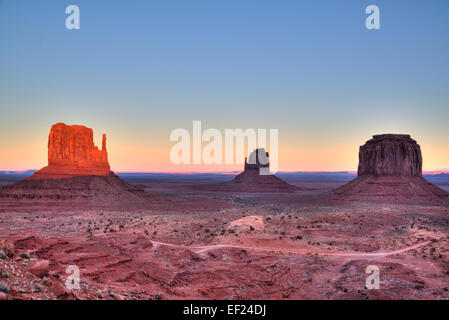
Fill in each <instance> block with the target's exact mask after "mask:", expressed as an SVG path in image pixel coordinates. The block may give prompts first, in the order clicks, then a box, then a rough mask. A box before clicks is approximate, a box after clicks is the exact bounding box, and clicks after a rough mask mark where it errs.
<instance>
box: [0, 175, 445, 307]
mask: <svg viewBox="0 0 449 320" xmlns="http://www.w3.org/2000/svg"><path fill="white" fill-rule="evenodd" d="M121 177H122V178H123V179H124V180H126V181H127V182H128V183H130V184H132V185H134V186H136V187H138V188H141V189H144V190H145V191H146V192H147V193H148V194H151V196H152V199H151V205H150V206H142V207H140V208H139V207H135V206H131V207H126V206H125V205H116V206H115V207H98V208H95V207H93V206H89V207H84V206H83V205H82V204H77V203H76V201H73V202H72V203H71V204H70V205H65V206H63V207H61V206H60V205H57V202H56V203H51V202H48V200H47V202H48V204H47V205H43V204H42V202H39V201H36V202H35V203H33V201H29V202H27V203H26V204H24V205H23V206H22V207H21V206H17V204H14V205H11V206H8V204H7V203H3V204H2V206H1V208H0V210H1V211H0V234H1V238H2V239H3V240H2V241H3V244H2V246H3V247H4V248H6V249H8V248H9V249H11V250H12V251H14V252H11V254H10V256H9V257H6V258H5V259H0V268H1V272H2V279H1V281H2V282H3V284H4V285H6V286H7V287H8V289H9V293H8V295H7V297H8V299H9V298H11V299H12V298H14V299H447V298H449V292H448V287H449V236H448V235H449V212H448V209H449V206H448V205H447V204H440V203H439V204H435V203H421V204H418V203H407V202H400V201H377V200H376V201H343V200H341V199H335V197H333V195H332V192H331V190H333V189H335V188H337V187H338V186H340V185H343V184H345V183H346V182H348V181H349V180H351V179H352V178H353V177H351V176H350V175H332V174H324V175H322V174H308V175H298V176H295V175H286V176H285V177H284V180H285V181H286V182H288V183H290V184H292V185H294V186H296V187H297V188H296V190H295V191H294V192H289V193H285V192H279V193H276V192H270V193H267V192H264V193H256V192H251V193H244V192H217V191H210V192H209V191H201V190H199V189H201V188H198V186H202V185H207V184H213V183H219V182H223V181H228V180H231V179H232V178H233V177H232V176H227V175H174V176H171V175H126V174H123V175H121ZM22 178H23V177H15V176H14V175H6V174H3V175H1V180H2V181H1V183H2V185H8V184H12V183H14V182H16V180H20V179H22ZM428 179H429V180H430V181H432V182H434V183H435V184H436V185H437V186H439V187H440V188H442V189H443V190H446V191H449V178H448V177H447V175H435V176H434V177H433V178H431V177H429V178H428ZM5 251H6V253H7V254H8V253H9V252H8V250H5ZM33 264H34V266H33ZM36 264H37V266H36ZM71 265H74V266H76V267H77V268H79V270H80V287H79V289H76V290H68V289H67V288H66V286H65V281H66V278H67V277H68V276H69V275H68V274H66V270H67V267H68V266H71ZM369 265H375V266H378V268H379V271H380V288H379V289H378V290H376V289H371V290H370V289H368V288H366V279H367V277H368V276H369V274H367V273H366V272H365V271H366V268H367V266H369ZM36 269H37V272H36ZM41 269H42V270H41ZM5 297H6V296H5V295H4V298H5Z"/></svg>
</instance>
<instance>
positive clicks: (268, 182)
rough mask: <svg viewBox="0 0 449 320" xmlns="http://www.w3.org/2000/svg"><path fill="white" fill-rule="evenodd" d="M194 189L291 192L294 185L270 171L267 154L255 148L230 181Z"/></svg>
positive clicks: (293, 189) (263, 150)
mask: <svg viewBox="0 0 449 320" xmlns="http://www.w3.org/2000/svg"><path fill="white" fill-rule="evenodd" d="M195 188H196V189H200V190H208V191H219V192H293V191H295V189H296V187H295V186H292V185H290V184H288V183H287V182H285V181H284V180H282V179H280V178H278V177H276V176H275V175H273V174H271V173H270V162H269V154H268V152H266V151H265V149H256V150H254V151H253V152H251V153H250V155H249V157H248V158H245V166H244V170H243V172H242V173H240V174H238V175H237V176H236V177H235V178H234V179H233V180H232V181H229V182H224V183H215V184H210V185H203V186H197V187H195Z"/></svg>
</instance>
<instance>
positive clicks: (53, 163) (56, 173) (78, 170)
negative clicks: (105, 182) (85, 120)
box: [28, 123, 111, 180]
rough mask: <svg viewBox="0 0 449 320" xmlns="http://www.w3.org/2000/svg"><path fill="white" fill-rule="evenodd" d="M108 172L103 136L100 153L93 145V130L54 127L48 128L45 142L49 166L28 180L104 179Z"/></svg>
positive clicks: (62, 126) (56, 125)
mask: <svg viewBox="0 0 449 320" xmlns="http://www.w3.org/2000/svg"><path fill="white" fill-rule="evenodd" d="M110 172H111V170H110V167H109V162H108V153H107V150H106V135H105V134H103V143H102V148H101V150H100V149H98V147H96V146H95V145H94V141H93V130H92V129H90V128H87V127H85V126H80V125H73V126H68V125H66V124H64V123H57V124H55V125H53V126H52V127H51V130H50V135H49V138H48V166H47V167H45V168H43V169H41V170H39V171H38V172H36V173H35V174H34V175H33V176H31V177H30V178H28V179H29V180H40V179H61V178H72V177H76V176H105V175H108V174H109V173H110Z"/></svg>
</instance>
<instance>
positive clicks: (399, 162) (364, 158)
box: [358, 134, 422, 177]
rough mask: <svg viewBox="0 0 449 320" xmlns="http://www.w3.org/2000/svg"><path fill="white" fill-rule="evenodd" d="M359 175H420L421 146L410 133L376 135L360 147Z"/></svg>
mask: <svg viewBox="0 0 449 320" xmlns="http://www.w3.org/2000/svg"><path fill="white" fill-rule="evenodd" d="M358 175H359V176H401V177H420V176H421V175H422V156H421V148H420V146H419V145H418V144H417V143H416V141H415V140H413V139H411V138H410V136H409V135H401V134H382V135H377V136H374V137H373V139H371V140H369V141H367V142H366V144H365V145H363V146H361V147H360V152H359V168H358Z"/></svg>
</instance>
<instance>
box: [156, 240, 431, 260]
mask: <svg viewBox="0 0 449 320" xmlns="http://www.w3.org/2000/svg"><path fill="white" fill-rule="evenodd" d="M152 243H153V245H154V248H155V249H157V247H158V246H167V247H172V248H179V249H186V250H191V251H193V252H195V253H197V254H205V253H207V252H209V251H213V250H219V249H225V248H234V249H243V250H248V251H262V252H278V253H287V254H298V255H305V254H311V255H320V256H339V257H386V256H392V255H395V254H401V253H404V252H407V251H410V250H414V249H418V248H420V247H423V246H426V245H428V244H429V243H430V241H424V242H421V243H418V244H415V245H413V246H409V247H405V248H401V249H398V250H394V251H387V252H351V253H335V252H324V251H312V250H298V249H283V248H275V247H273V248H264V247H250V246H240V245H232V244H216V245H210V246H183V245H177V244H173V243H166V242H159V241H152Z"/></svg>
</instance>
